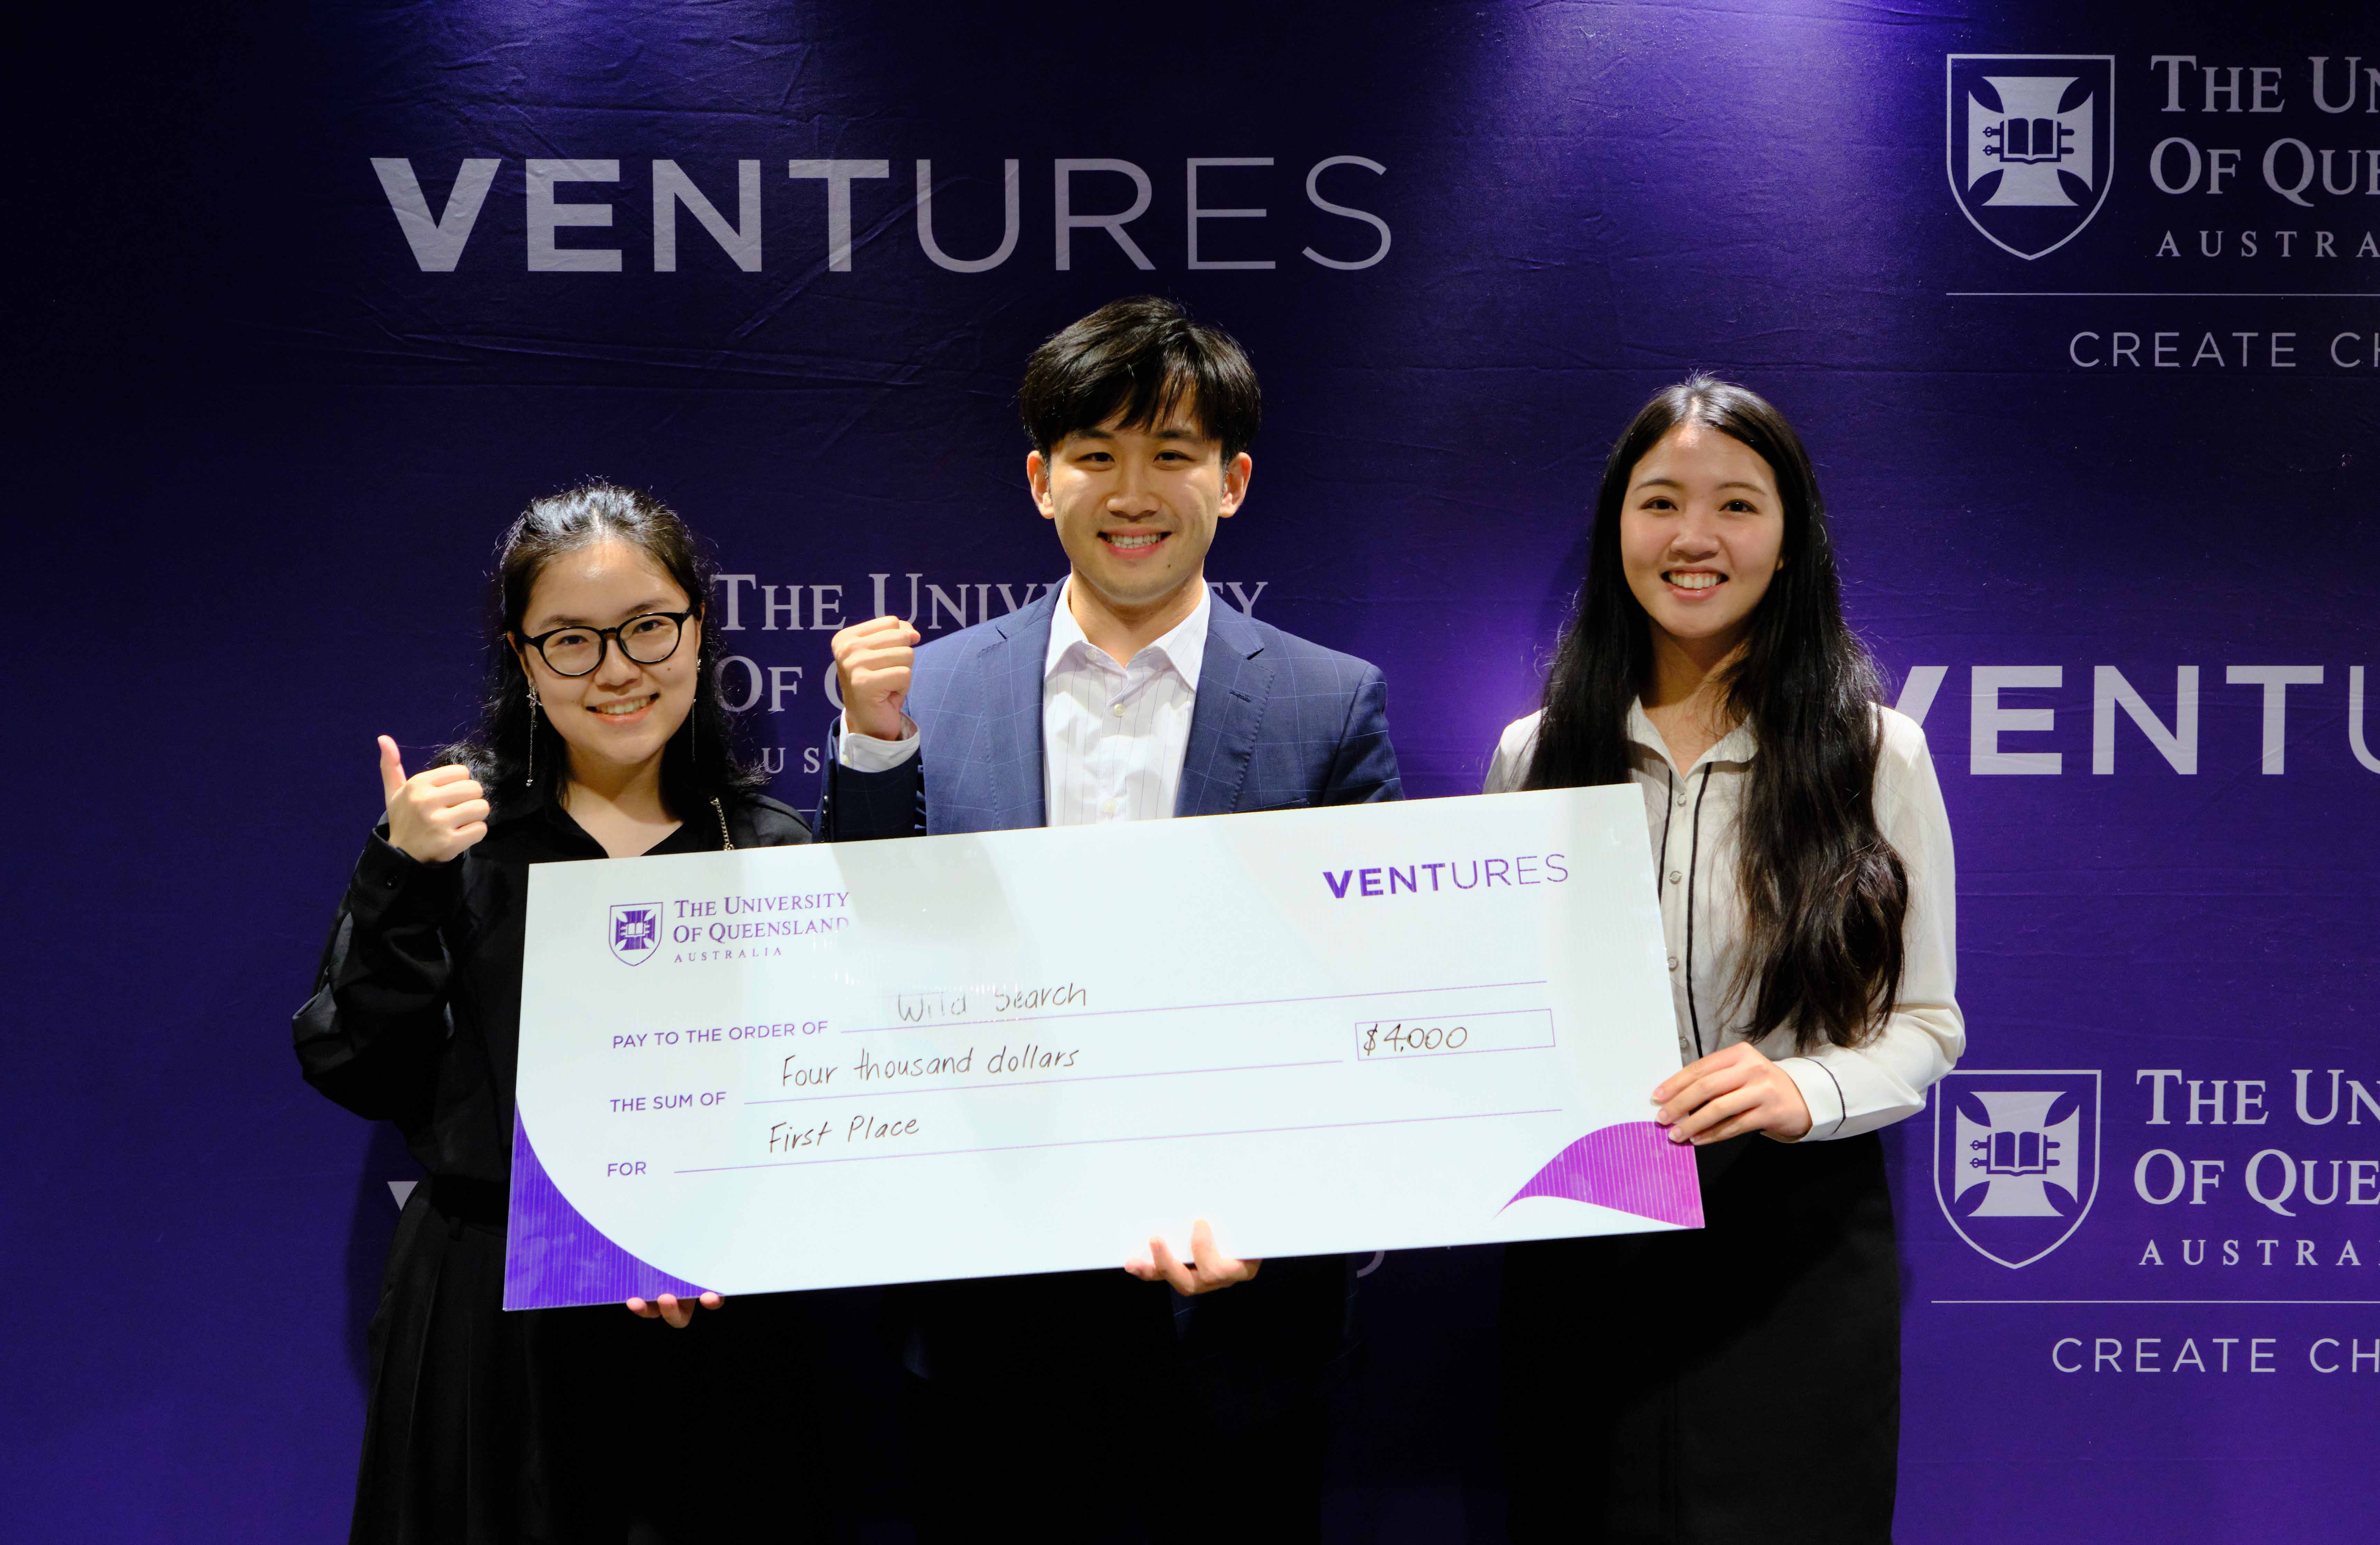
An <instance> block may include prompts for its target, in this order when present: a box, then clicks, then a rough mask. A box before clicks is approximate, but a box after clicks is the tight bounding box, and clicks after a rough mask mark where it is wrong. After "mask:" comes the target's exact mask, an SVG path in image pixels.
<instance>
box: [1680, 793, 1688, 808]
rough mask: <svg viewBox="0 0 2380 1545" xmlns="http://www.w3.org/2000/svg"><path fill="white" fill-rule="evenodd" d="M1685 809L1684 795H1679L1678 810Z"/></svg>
mask: <svg viewBox="0 0 2380 1545" xmlns="http://www.w3.org/2000/svg"><path fill="white" fill-rule="evenodd" d="M1685 808H1686V797H1685V796H1684V795H1682V794H1681V795H1679V796H1678V809H1685Z"/></svg>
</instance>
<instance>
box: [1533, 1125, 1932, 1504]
mask: <svg viewBox="0 0 2380 1545" xmlns="http://www.w3.org/2000/svg"><path fill="white" fill-rule="evenodd" d="M1694 1158H1695V1163H1696V1168H1697V1169H1698V1170H1699V1172H1700V1174H1701V1179H1702V1190H1703V1210H1704V1217H1705V1219H1706V1226H1705V1227H1703V1228H1702V1229H1699V1230H1693V1231H1684V1232H1679V1233H1674V1234H1638V1235H1617V1236H1614V1237H1609V1238H1601V1239H1564V1240H1550V1241H1545V1242H1541V1243H1533V1244H1524V1245H1515V1246H1512V1247H1511V1249H1510V1250H1509V1251H1508V1252H1507V1253H1506V1256H1505V1268H1504V1304H1503V1318H1502V1326H1501V1331H1502V1337H1501V1339H1502V1344H1503V1411H1502V1418H1503V1427H1504V1437H1505V1454H1506V1456H1507V1460H1508V1476H1507V1480H1508V1486H1509V1489H1510V1494H1511V1497H1512V1539H1515V1540H1517V1541H1524V1542H1532V1545H1534V1542H1536V1541H1551V1540H1560V1541H1565V1542H1585V1541H1595V1542H1603V1541H1610V1542H1614V1545H1617V1542H1621V1541H1626V1542H1630V1545H1634V1542H1637V1541H1646V1542H1650V1541H1663V1542H1676V1545H1688V1542H1691V1545H1718V1542H1732V1541H1739V1540H1740V1541H1746V1542H1750V1541H1758V1542H1760V1545H1794V1542H1798V1541H1811V1542H1813V1545H1818V1542H1824V1545H1866V1542H1883V1541H1888V1540H1890V1539H1891V1538H1892V1502H1893V1488H1894V1483H1895V1477H1896V1469H1897V1465H1898V1462H1899V1455H1900V1271H1899V1267H1898V1264H1897V1261H1896V1259H1895V1256H1894V1251H1893V1233H1892V1198H1891V1195H1890V1193H1889V1192H1888V1190H1887V1188H1886V1185H1885V1174H1884V1148H1883V1144H1882V1143H1881V1142H1879V1141H1878V1140H1877V1138H1876V1136H1875V1134H1873V1133H1870V1134H1868V1135H1866V1136H1864V1137H1852V1138H1846V1139H1844V1140H1842V1141H1840V1142H1822V1143H1778V1142H1772V1141H1770V1140H1769V1139H1768V1138H1767V1137H1760V1136H1758V1135H1756V1134H1755V1135H1754V1136H1751V1137H1739V1138H1735V1139H1733V1140H1731V1141H1729V1142H1724V1143H1717V1144H1713V1145H1712V1146H1710V1147H1708V1148H1705V1149H1701V1150H1697V1151H1696V1153H1695V1155H1694Z"/></svg>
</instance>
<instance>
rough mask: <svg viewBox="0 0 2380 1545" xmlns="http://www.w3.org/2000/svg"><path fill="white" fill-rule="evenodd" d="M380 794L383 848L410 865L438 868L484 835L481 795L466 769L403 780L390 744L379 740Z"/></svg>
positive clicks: (484, 804)
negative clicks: (383, 798)
mask: <svg viewBox="0 0 2380 1545" xmlns="http://www.w3.org/2000/svg"><path fill="white" fill-rule="evenodd" d="M380 783H381V789H382V791H383V793H385V794H386V795H387V796H388V845H390V846H391V847H394V848H395V849H396V850H397V851H398V852H400V853H402V854H404V855H405V856H406V857H407V858H411V859H414V860H415V861H416V862H419V863H424V864H443V863H444V862H446V860H448V859H449V858H454V857H455V855H456V854H458V853H461V852H462V851H463V850H464V849H465V848H467V847H468V846H470V845H472V844H473V843H475V842H478V841H479V840H480V838H481V837H484V836H486V835H487V834H488V800H487V791H486V790H485V789H483V788H481V787H480V785H479V782H478V780H476V779H474V778H473V777H472V776H471V774H470V771H469V770H468V768H462V767H455V766H447V767H433V768H431V770H430V771H429V772H417V773H415V774H414V775H413V776H412V777H410V778H408V777H407V776H406V775H405V762H404V760H402V759H401V758H399V757H398V756H397V754H396V742H395V741H394V740H391V739H390V738H389V737H388V736H381V737H380Z"/></svg>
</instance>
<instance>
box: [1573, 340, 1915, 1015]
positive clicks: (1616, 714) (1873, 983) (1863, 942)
mask: <svg viewBox="0 0 2380 1545" xmlns="http://www.w3.org/2000/svg"><path fill="white" fill-rule="evenodd" d="M1688 423H1691V424H1694V425H1697V426H1699V427H1701V428H1703V429H1706V430H1715V431H1717V432H1719V433H1721V434H1725V435H1729V436H1730V437H1731V438H1733V439H1736V440H1739V441H1741V442H1743V444H1745V445H1747V446H1749V447H1750V448H1751V449H1752V450H1753V451H1754V453H1755V454H1756V455H1757V456H1759V457H1760V458H1761V459H1762V460H1763V461H1766V462H1767V464H1768V467H1769V470H1770V472H1771V473H1772V474H1773V475H1774V476H1775V477H1776V480H1777V492H1778V494H1779V498H1780V500H1781V501H1782V503H1783V505H1784V515H1785V540H1784V547H1783V556H1784V560H1785V564H1784V567H1783V568H1781V569H1779V571H1778V573H1777V575H1776V577H1775V578H1773V579H1772V580H1770V581H1769V585H1768V591H1767V594H1766V595H1764V596H1762V597H1761V598H1760V604H1759V605H1758V606H1756V607H1755V608H1754V610H1753V613H1752V616H1751V618H1750V626H1749V628H1748V631H1747V632H1746V634H1745V638H1744V641H1743V652H1742V653H1741V654H1739V655H1738V656H1737V658H1736V661H1735V663H1734V664H1733V665H1732V666H1731V667H1730V669H1729V670H1728V673H1727V675H1726V678H1725V679H1724V681H1723V682H1721V683H1720V687H1721V691H1722V694H1723V696H1722V700H1721V701H1722V704H1723V706H1724V708H1725V710H1726V712H1727V713H1728V715H1729V716H1730V718H1733V719H1735V720H1737V721H1739V722H1741V723H1743V724H1750V725H1751V726H1752V732H1753V734H1754V736H1755V737H1756V738H1757V740H1758V743H1759V754H1758V755H1757V756H1756V757H1755V758H1754V759H1753V762H1752V771H1751V774H1750V778H1749V782H1748V785H1747V787H1746V790H1745V795H1744V799H1743V811H1742V814H1741V816H1740V818H1739V821H1740V830H1739V832H1738V833H1737V838H1738V843H1739V851H1740V852H1741V854H1742V856H1743V858H1742V863H1741V865H1740V873H1739V879H1740V881H1741V883H1742V885H1743V906H1744V911H1745V914H1746V919H1747V922H1748V924H1749V928H1748V932H1747V938H1746V944H1747V947H1746V949H1745V952H1744V957H1743V974H1742V975H1741V976H1740V977H1739V979H1737V981H1736V982H1735V983H1734V985H1733V990H1732V991H1733V992H1734V994H1735V1001H1736V1002H1737V1003H1739V1004H1744V1003H1748V1004H1749V1005H1750V1008H1751V1016H1752V1017H1751V1024H1750V1026H1749V1028H1746V1030H1745V1031H1744V1038H1745V1039H1746V1040H1760V1039H1761V1038H1762V1037H1764V1036H1767V1035H1768V1034H1769V1033H1771V1032H1772V1031H1775V1030H1778V1029H1780V1028H1790V1029H1791V1031H1792V1033H1793V1037H1794V1040H1795V1043H1796V1045H1797V1046H1799V1047H1800V1048H1801V1049H1802V1050H1803V1051H1808V1050H1811V1049H1813V1048H1815V1047H1817V1046H1822V1045H1828V1044H1832V1045H1836V1046H1853V1045H1857V1044H1859V1043H1860V1042H1862V1041H1864V1040H1869V1039H1870V1038H1872V1037H1873V1036H1874V1035H1875V1034H1876V1031H1877V1030H1878V1029H1879V1028H1882V1025H1883V1022H1884V1019H1885V1016H1887V1015H1888V1014H1890V1013H1891V1012H1892V1005H1893V1003H1894V1001H1895V1000H1896V999H1897V998H1898V996H1899V994H1900V972H1901V964H1902V958H1901V956H1902V950H1901V937H1900V929H1901V921H1902V918H1904V917H1906V915H1907V914H1908V910H1909V876H1908V873H1907V871H1906V870H1904V869H1903V868H1902V867H1901V862H1900V855H1899V854H1898V853H1896V852H1894V851H1893V848H1892V845H1891V844H1890V843H1888V842H1887V841H1886V840H1885V838H1884V833H1882V832H1881V831H1880V830H1878V829H1877V826H1876V758H1877V756H1878V754H1879V753H1880V751H1881V750H1882V748H1883V727H1882V724H1881V723H1880V722H1879V720H1878V719H1877V711H1876V704H1877V703H1878V702H1879V701H1880V700H1882V687H1883V684H1882V681H1881V679H1880V678H1879V677H1878V675H1877V674H1876V664H1875V663H1874V662H1873V661H1871V660H1870V659H1869V658H1868V654H1867V651H1866V650H1865V649H1864V648H1863V647H1862V646H1861V644H1860V641H1859V639H1857V638H1856V637H1854V636H1853V635H1852V631H1851V629H1850V628H1849V627H1846V626H1844V623H1843V606H1842V587H1841V584H1840V581H1839V580H1838V578H1836V574H1835V554H1834V545H1833V543H1832V542H1831V541H1829V540H1828V535H1827V517H1826V506H1825V504H1824V503H1823V501H1821V500H1820V498H1819V496H1818V483H1817V479H1816V477H1815V475H1814V474H1813V473H1812V472H1811V470H1810V458H1809V456H1808V454H1807V453H1806V452H1804V451H1803V448H1802V441H1801V437H1800V436H1798V435H1796V434H1795V433H1794V432H1793V426H1792V425H1791V424H1789V423H1787V422H1786V421H1785V416H1784V415H1783V414H1781V413H1779V412H1778V411H1777V409H1776V408H1773V407H1771V406H1770V405H1769V404H1768V403H1767V401H1765V400H1763V399H1762V398H1761V397H1759V396H1758V395H1755V394H1754V393H1752V392H1749V391H1746V390H1745V389H1744V388H1743V387H1741V386H1735V385H1730V384H1729V383H1725V382H1721V381H1716V380H1713V379H1712V378H1711V377H1709V376H1706V375H1695V376H1692V377H1689V378H1688V379H1687V380H1685V381H1682V382H1681V383H1678V384H1677V385H1675V386H1671V387H1669V388H1667V389H1666V390H1663V391H1661V392H1659V393H1657V394H1656V395H1654V397H1653V400H1652V401H1650V402H1648V403H1646V404H1645V408H1644V410H1643V411H1642V412H1640V413H1638V414H1637V415H1636V418H1635V420H1634V421H1633V423H1631V424H1630V425H1629V426H1628V428H1627V431H1626V432H1624V433H1622V434H1621V436H1620V441H1619V444H1615V445H1613V446H1612V448H1611V459H1610V460H1609V461H1608V462H1606V463H1605V464H1604V468H1603V483H1602V486H1601V487H1600V488H1599V489H1597V492H1596V496H1595V527H1594V530H1593V533H1592V534H1591V535H1590V537H1589V538H1588V541H1587V560H1586V584H1585V588H1584V589H1583V590H1581V591H1580V592H1579V600H1578V611H1577V614H1576V615H1575V616H1573V618H1572V620H1571V625H1570V627H1569V630H1568V631H1567V632H1565V633H1564V634H1563V636H1562V641H1561V648H1560V651H1558V652H1557V653H1556V654H1555V656H1554V663H1553V668H1552V669H1551V670H1550V671H1549V672H1548V674H1547V677H1546V708H1545V717H1544V719H1543V720H1542V721H1540V723H1539V724H1538V728H1537V746H1536V756H1535V757H1534V758H1533V759H1532V760H1531V761H1530V763H1529V773H1528V784H1527V786H1529V787H1531V788H1571V787H1575V786H1577V785H1585V784H1614V783H1624V782H1626V781H1627V779H1628V775H1629V758H1628V731H1627V724H1628V708H1629V704H1630V702H1631V700H1633V699H1634V698H1635V697H1636V696H1638V695H1639V694H1640V693H1642V692H1643V691H1644V690H1645V689H1646V688H1647V687H1650V686H1651V684H1652V668H1653V644H1652V636H1651V631H1650V629H1651V622H1650V620H1649V619H1648V618H1647V617H1646V616H1645V608H1644V607H1643V606H1642V605H1640V604H1639V603H1638V602H1637V600H1636V598H1635V596H1634V595H1633V593H1632V592H1631V591H1630V590H1629V589H1628V581H1627V578H1626V576H1625V574H1624V573H1623V572H1622V570H1621V559H1620V518H1621V505H1623V504H1625V503H1626V500H1627V494H1628V480H1629V478H1630V476H1631V475H1632V474H1633V472H1634V471H1635V468H1636V464H1637V463H1638V462H1640V461H1642V460H1643V459H1644V458H1645V455H1646V453H1648V452H1649V451H1651V450H1652V448H1653V446H1654V444H1656V443H1657V442H1658V441H1659V440H1660V438H1661V437H1662V436H1663V435H1665V434H1667V433H1669V432H1670V431H1671V430H1672V429H1674V428H1676V427H1677V426H1678V425H1680V424H1688Z"/></svg>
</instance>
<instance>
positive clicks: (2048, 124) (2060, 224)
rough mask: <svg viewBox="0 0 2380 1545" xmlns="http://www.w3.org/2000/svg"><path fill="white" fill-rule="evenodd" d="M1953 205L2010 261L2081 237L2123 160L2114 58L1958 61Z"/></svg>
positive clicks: (1975, 57)
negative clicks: (2118, 158)
mask: <svg viewBox="0 0 2380 1545" xmlns="http://www.w3.org/2000/svg"><path fill="white" fill-rule="evenodd" d="M2115 99H2116V58H2115V55H2112V54H2047V55H2030V54H1953V55H1950V56H1949V127H1948V130H1947V139H1948V144H1947V147H1946V148H1947V150H1948V153H1949V170H1950V196H1951V197H1952V198H1953V199H1956V200H1957V201H1958V203H1959V209H1960V211H1961V213H1964V214H1965V215H1966V217H1967V220H1968V222H1969V224H1971V225H1973V226H1974V227H1975V229H1976V230H1978V231H1981V232H1982V233H1983V234H1984V237H1985V239H1986V240H1988V241H1989V242H1991V244H1992V245H1993V246H1995V247H1998V249H2000V250H2002V251H2004V252H2010V253H2013V254H2015V255H2016V256H2017V257H2020V258H2023V259H2026V260H2027V261H2030V260H2032V259H2034V258H2038V257H2043V256H2046V254H2048V253H2051V252H2054V251H2056V250H2058V249H2059V248H2060V247H2063V246H2065V245H2066V244H2067V243H2068V242H2070V241H2071V240H2073V239H2074V237H2077V236H2078V235H2080V234H2081V233H2082V230H2083V226H2085V225H2089V224H2090V223H2091V217H2092V216H2093V215H2095V214H2096V213H2099V206H2100V205H2101V204H2103V203H2105V202H2107V184H2108V182H2109V181H2110V180H2111V177H2110V173H2111V171H2112V170H2113V167H2114V159H2115V122H2116V120H2115Z"/></svg>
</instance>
